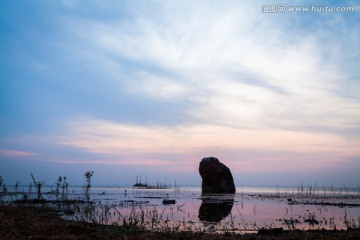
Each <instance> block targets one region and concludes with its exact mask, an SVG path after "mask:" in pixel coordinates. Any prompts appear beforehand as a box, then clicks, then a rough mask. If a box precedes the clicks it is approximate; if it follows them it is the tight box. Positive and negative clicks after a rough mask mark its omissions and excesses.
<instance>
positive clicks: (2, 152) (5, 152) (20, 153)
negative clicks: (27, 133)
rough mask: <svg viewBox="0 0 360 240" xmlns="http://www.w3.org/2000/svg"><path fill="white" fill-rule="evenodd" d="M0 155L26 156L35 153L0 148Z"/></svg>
mask: <svg viewBox="0 0 360 240" xmlns="http://www.w3.org/2000/svg"><path fill="white" fill-rule="evenodd" d="M0 155H1V156H6V157H27V156H33V155H36V153H32V152H25V151H15V150H0Z"/></svg>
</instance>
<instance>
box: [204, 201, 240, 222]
mask: <svg viewBox="0 0 360 240" xmlns="http://www.w3.org/2000/svg"><path fill="white" fill-rule="evenodd" d="M234 197H235V195H233V194H230V195H229V194H226V195H206V196H203V197H202V203H201V206H200V208H199V219H200V221H202V222H208V223H217V222H220V221H221V220H223V219H224V218H226V217H227V216H228V215H229V214H230V213H231V210H232V207H233V205H234Z"/></svg>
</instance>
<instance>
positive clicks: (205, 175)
mask: <svg viewBox="0 0 360 240" xmlns="http://www.w3.org/2000/svg"><path fill="white" fill-rule="evenodd" d="M199 173H200V176H201V178H202V184H201V188H202V193H203V194H208V193H235V185H234V179H233V177H232V174H231V172H230V169H229V168H228V167H227V166H225V165H224V164H222V163H221V162H220V161H219V160H218V159H217V158H214V157H207V158H203V159H202V160H201V162H200V166H199Z"/></svg>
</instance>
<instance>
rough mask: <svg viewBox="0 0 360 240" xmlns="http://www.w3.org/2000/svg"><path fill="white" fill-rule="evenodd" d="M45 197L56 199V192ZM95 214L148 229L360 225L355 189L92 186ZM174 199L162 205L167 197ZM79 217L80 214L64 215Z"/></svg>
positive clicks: (73, 193)
mask: <svg viewBox="0 0 360 240" xmlns="http://www.w3.org/2000/svg"><path fill="white" fill-rule="evenodd" d="M68 192H69V194H68V199H76V198H82V197H83V189H82V188H70V189H69V191H68ZM44 197H46V198H47V199H54V198H55V196H54V195H53V194H52V195H51V194H49V195H46V194H44ZM90 198H91V200H92V201H95V202H96V203H97V204H96V205H95V208H96V209H93V210H94V212H95V215H91V216H88V217H89V218H88V219H85V218H83V220H88V221H93V220H94V219H96V220H97V221H98V222H101V223H105V224H112V223H116V222H118V223H119V224H121V223H122V222H123V221H124V219H126V220H127V221H130V220H131V219H134V218H138V219H142V221H143V222H144V223H146V224H145V225H146V227H147V228H152V227H154V224H155V225H156V226H157V227H158V228H159V225H161V227H163V225H164V224H165V225H166V226H167V227H177V229H181V230H186V229H191V230H197V229H203V230H205V231H209V232H219V231H231V232H243V233H244V232H252V231H257V230H258V229H260V228H263V227H265V228H275V227H282V228H284V229H302V230H308V229H347V228H348V227H359V226H360V193H359V192H358V191H357V190H354V191H352V190H347V191H346V192H345V191H334V190H332V191H330V190H325V189H323V190H322V191H318V192H316V191H314V192H311V194H310V192H308V193H304V192H299V190H298V189H291V188H283V189H279V188H245V187H244V188H237V192H236V194H230V195H206V196H203V195H202V194H201V188H190V187H188V188H180V189H176V190H174V189H132V188H118V187H113V188H109V187H96V188H92V189H91V196H90ZM164 199H170V200H175V201H176V203H175V204H171V205H164V204H163V200H164ZM65 218H68V219H78V216H73V215H70V216H65Z"/></svg>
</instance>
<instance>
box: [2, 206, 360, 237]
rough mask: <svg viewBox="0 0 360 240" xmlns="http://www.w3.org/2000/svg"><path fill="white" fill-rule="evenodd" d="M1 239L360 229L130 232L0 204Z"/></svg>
mask: <svg viewBox="0 0 360 240" xmlns="http://www.w3.org/2000/svg"><path fill="white" fill-rule="evenodd" d="M0 239H129V240H135V239H160V240H162V239H178V240H180V239H196V240H205V239H206V240H213V239H229V240H232V239H245V240H258V239H261V240H272V239H274V240H280V239H284V240H297V239H304V240H305V239H307V240H312V239H314V240H315V239H316V240H317V239H319V240H321V239H330V240H333V239H334V240H335V239H341V240H359V239H360V229H357V230H348V231H337V232H331V231H323V232H321V231H319V232H295V231H292V232H288V231H285V232H283V233H282V234H280V235H271V234H270V235H259V234H253V235H236V236H224V235H211V234H201V235H200V234H197V235H194V234H193V233H152V232H136V233H134V232H126V231H124V229H122V228H120V227H114V226H103V225H97V224H90V223H83V222H74V221H66V220H63V219H61V218H60V217H59V216H58V215H57V214H56V213H55V212H54V211H52V210H50V209H47V208H35V207H25V206H4V205H0Z"/></svg>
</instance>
